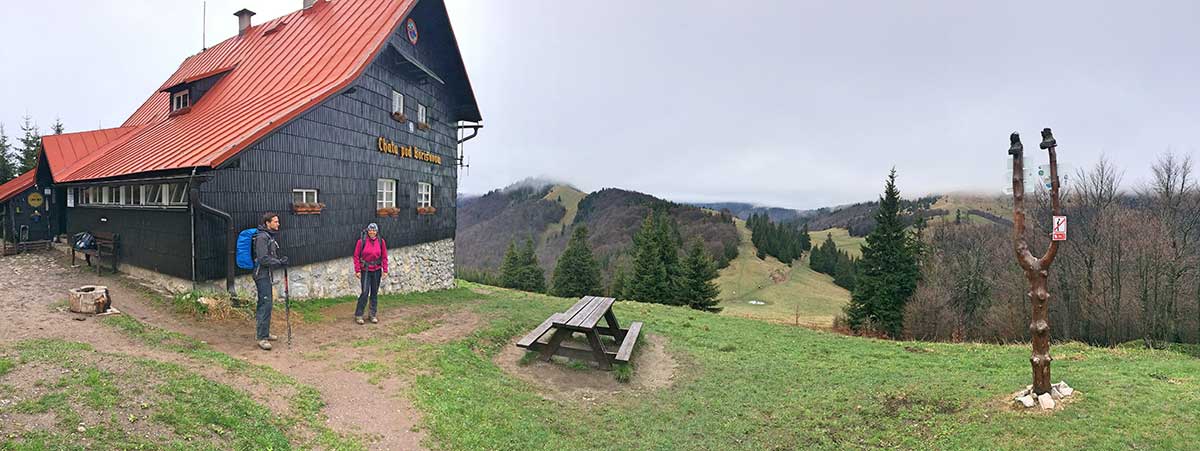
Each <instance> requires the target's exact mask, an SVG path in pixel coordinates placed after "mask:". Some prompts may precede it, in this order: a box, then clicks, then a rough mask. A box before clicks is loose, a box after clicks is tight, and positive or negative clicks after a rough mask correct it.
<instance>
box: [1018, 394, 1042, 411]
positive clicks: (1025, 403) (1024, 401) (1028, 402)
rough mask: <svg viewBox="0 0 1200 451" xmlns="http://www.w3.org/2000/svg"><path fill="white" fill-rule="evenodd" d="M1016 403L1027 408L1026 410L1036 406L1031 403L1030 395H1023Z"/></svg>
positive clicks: (1031, 397)
mask: <svg viewBox="0 0 1200 451" xmlns="http://www.w3.org/2000/svg"><path fill="white" fill-rule="evenodd" d="M1017 402H1019V403H1021V405H1023V406H1025V408H1027V409H1028V408H1030V407H1033V406H1035V405H1037V403H1036V402H1034V401H1033V396H1032V395H1025V396H1022V397H1020V398H1017Z"/></svg>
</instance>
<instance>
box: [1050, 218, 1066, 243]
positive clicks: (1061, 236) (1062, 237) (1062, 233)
mask: <svg viewBox="0 0 1200 451" xmlns="http://www.w3.org/2000/svg"><path fill="white" fill-rule="evenodd" d="M1050 239H1051V240H1054V241H1066V240H1067V217H1066V216H1055V217H1054V231H1053V232H1051V233H1050Z"/></svg>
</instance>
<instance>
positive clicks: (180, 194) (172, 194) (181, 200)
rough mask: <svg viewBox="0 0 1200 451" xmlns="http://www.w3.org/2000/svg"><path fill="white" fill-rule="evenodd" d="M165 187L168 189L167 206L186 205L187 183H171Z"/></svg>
mask: <svg viewBox="0 0 1200 451" xmlns="http://www.w3.org/2000/svg"><path fill="white" fill-rule="evenodd" d="M167 187H168V188H169V189H170V191H168V193H169V195H168V196H167V205H172V206H180V205H187V203H188V202H187V183H172V184H170V185H167Z"/></svg>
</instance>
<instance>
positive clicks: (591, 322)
mask: <svg viewBox="0 0 1200 451" xmlns="http://www.w3.org/2000/svg"><path fill="white" fill-rule="evenodd" d="M614 301H615V299H613V298H604V297H598V296H585V297H583V298H582V299H580V300H579V302H576V303H575V305H573V306H571V308H570V309H567V311H565V312H562V313H555V314H553V315H550V317H549V318H546V320H545V321H543V322H542V324H541V325H539V326H538V327H537V328H536V329H534V330H533V331H532V332H529V334H527V335H525V337H523V338H521V339H520V340H518V341H517V346H518V347H521V348H525V349H528V350H530V351H535V352H539V353H541V358H542V359H543V360H546V361H549V360H550V358H551V357H554V356H556V355H560V356H564V357H570V358H577V359H585V360H591V361H594V362H596V364H598V365H599V366H600V369H603V370H611V369H612V365H613V363H616V362H623V363H628V362H629V356H630V355H631V354H633V345H634V344H635V343H637V340H638V336H639V335H640V334H641V331H642V323H641V322H637V321H635V322H633V323H632V324H630V325H629V328H628V329H622V328H621V326H620V325H619V324H618V323H617V316H616V315H615V314H613V311H612V305H613V302H614ZM600 318H604V321H605V323H606V326H597V323H599V322H600ZM551 329H553V330H554V333H553V334H551V335H550V338H549V339H548V340H546V341H542V340H541V338H542V336H544V335H546V332H549V331H550V330H551ZM576 332H579V333H582V334H584V335H585V336H587V340H588V347H587V348H582V347H578V346H576V345H574V344H571V343H567V342H565V340H566V339H567V338H568V337H570V336H571V335H573V334H575V333H576ZM601 335H605V336H609V337H612V338H613V340H616V342H617V344H616V347H617V350H616V351H615V352H613V351H610V350H609V349H608V348H606V347H605V346H604V341H602V340H601V339H600V336H601Z"/></svg>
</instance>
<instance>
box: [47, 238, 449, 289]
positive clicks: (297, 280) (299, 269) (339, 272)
mask: <svg viewBox="0 0 1200 451" xmlns="http://www.w3.org/2000/svg"><path fill="white" fill-rule="evenodd" d="M67 252H70V251H69V250H67ZM118 268H119V269H120V271H121V272H123V273H125V274H127V275H129V276H130V277H132V278H134V279H138V280H139V281H140V282H141V283H142V284H145V285H147V286H149V287H150V288H153V289H155V290H159V291H165V292H169V293H183V292H187V291H191V290H192V282H191V281H189V280H184V279H180V278H178V277H172V276H168V275H164V274H160V273H157V272H154V271H151V270H148V269H143V268H139V267H136V266H132V265H118ZM388 269H389V270H390V272H389V273H388V277H387V278H385V279H383V283H381V284H380V286H379V292H380V294H387V293H413V292H422V291H432V290H445V289H450V288H454V240H452V239H445V240H441V241H433V242H429V243H422V244H417V245H413V246H407V247H401V248H395V249H388ZM274 287H275V296H276V297H277V298H278V297H282V296H283V271H276V273H275V280H274ZM234 288H235V289H236V290H237V292H238V296H239V297H241V298H247V299H253V298H254V293H255V288H254V279H252V278H251V277H250V275H248V274H247V275H243V276H239V277H237V278H236V279H235V280H234ZM196 289H198V290H201V291H224V290H225V279H217V280H209V281H204V282H199V283H197V286H196ZM288 289H289V294H290V296H291V298H292V299H314V298H331V297H340V296H358V294H359V292H360V291H361V285H360V283H359V280H358V279H357V278H355V277H354V261H353V259H352V258H351V257H345V258H340V259H337V260H329V261H324V262H320V263H313V264H309V265H303V266H293V267H290V268H288Z"/></svg>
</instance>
